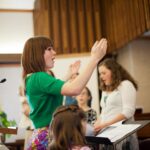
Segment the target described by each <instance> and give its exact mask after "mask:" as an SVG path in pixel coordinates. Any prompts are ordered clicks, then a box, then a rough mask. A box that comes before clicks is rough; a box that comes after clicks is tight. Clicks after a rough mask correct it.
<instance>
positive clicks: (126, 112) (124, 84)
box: [94, 58, 138, 150]
mask: <svg viewBox="0 0 150 150" xmlns="http://www.w3.org/2000/svg"><path fill="white" fill-rule="evenodd" d="M98 71H99V78H100V89H101V90H102V97H101V108H102V110H101V114H100V119H99V121H97V122H96V123H95V125H94V127H95V132H98V131H100V130H101V129H103V128H105V127H107V126H109V125H112V124H114V123H116V122H119V121H122V120H128V122H130V121H133V120H134V113H135V108H136V91H137V89H138V86H137V83H136V82H135V80H134V79H133V77H131V75H130V74H129V73H128V72H127V71H126V70H125V69H124V68H123V67H122V66H121V65H120V64H118V63H117V62H116V61H115V60H114V59H110V58H107V59H104V61H102V62H101V63H100V64H99V66H98ZM125 143H126V144H123V145H121V144H120V145H119V146H120V148H119V150H121V149H124V148H125V149H128V150H134V149H135V150H138V141H137V138H136V136H135V135H132V136H131V137H129V138H128V139H126V142H125Z"/></svg>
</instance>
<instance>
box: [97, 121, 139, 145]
mask: <svg viewBox="0 0 150 150" xmlns="http://www.w3.org/2000/svg"><path fill="white" fill-rule="evenodd" d="M140 126H141V124H122V125H117V126H109V127H107V128H106V129H104V130H103V131H102V132H100V133H99V134H98V135H97V136H96V137H105V138H108V139H109V140H110V141H111V142H115V141H117V140H119V139H120V138H122V137H123V136H125V135H127V134H128V133H130V132H132V131H133V130H135V129H136V128H138V127H140Z"/></svg>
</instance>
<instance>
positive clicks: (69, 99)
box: [64, 72, 79, 105]
mask: <svg viewBox="0 0 150 150" xmlns="http://www.w3.org/2000/svg"><path fill="white" fill-rule="evenodd" d="M78 75H79V73H78V72H77V73H75V74H73V75H72V76H71V79H70V80H69V82H72V81H73V80H74V79H75V78H76V77H77V76H78ZM72 104H75V105H77V100H76V97H75V96H66V97H65V103H64V105H72Z"/></svg>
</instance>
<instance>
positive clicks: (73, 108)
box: [49, 105, 91, 150]
mask: <svg viewBox="0 0 150 150" xmlns="http://www.w3.org/2000/svg"><path fill="white" fill-rule="evenodd" d="M86 123H87V122H86V115H85V113H84V111H83V110H82V109H80V108H79V107H78V106H77V105H69V106H60V107H58V108H57V109H56V111H55V112H54V114H53V120H52V123H51V126H50V131H49V137H50V139H49V141H50V142H49V150H91V148H90V147H88V146H87V143H86V139H85V130H86ZM60 131H61V132H60Z"/></svg>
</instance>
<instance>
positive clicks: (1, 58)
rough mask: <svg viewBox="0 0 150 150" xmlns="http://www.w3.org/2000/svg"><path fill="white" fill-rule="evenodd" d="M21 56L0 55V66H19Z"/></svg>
mask: <svg viewBox="0 0 150 150" xmlns="http://www.w3.org/2000/svg"><path fill="white" fill-rule="evenodd" d="M20 60H21V54H0V64H20Z"/></svg>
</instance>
